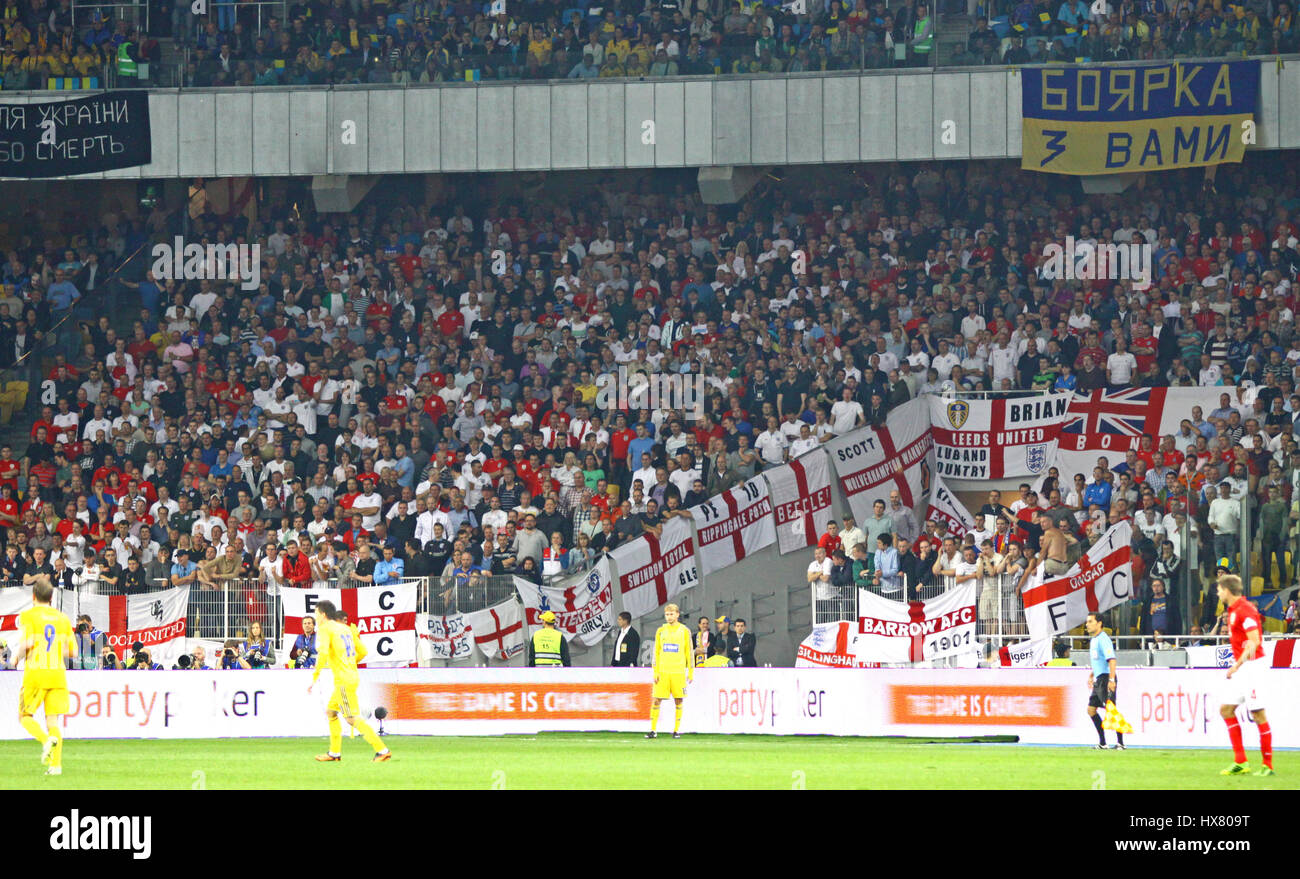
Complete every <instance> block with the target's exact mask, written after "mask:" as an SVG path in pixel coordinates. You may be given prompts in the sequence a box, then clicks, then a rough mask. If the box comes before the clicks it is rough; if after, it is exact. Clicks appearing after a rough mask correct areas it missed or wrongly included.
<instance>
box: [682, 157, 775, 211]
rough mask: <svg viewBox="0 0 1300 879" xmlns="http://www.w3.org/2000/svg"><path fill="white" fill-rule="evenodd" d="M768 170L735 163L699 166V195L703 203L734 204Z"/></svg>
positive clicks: (768, 169) (763, 167)
mask: <svg viewBox="0 0 1300 879" xmlns="http://www.w3.org/2000/svg"><path fill="white" fill-rule="evenodd" d="M770 170H772V169H771V168H770V167H765V166H757V167H753V168H750V167H738V166H736V165H722V166H714V167H710V168H701V169H700V173H699V177H698V183H699V187H700V197H701V198H702V199H704V203H705V204H735V203H736V202H738V201H740V200H741V199H742V198H744V197H745V193H747V192H749V191H750V190H751V189H753V188H754V184H755V183H757V182H758V181H759V180H761V179H762V178H763V175H764V174H766V173H767V172H768V171H770Z"/></svg>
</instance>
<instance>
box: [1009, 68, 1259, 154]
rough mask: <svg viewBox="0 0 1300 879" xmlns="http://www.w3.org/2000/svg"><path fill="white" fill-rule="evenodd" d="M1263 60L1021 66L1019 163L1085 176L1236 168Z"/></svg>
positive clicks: (1244, 147)
mask: <svg viewBox="0 0 1300 879" xmlns="http://www.w3.org/2000/svg"><path fill="white" fill-rule="evenodd" d="M1259 73H1260V68H1259V62H1258V61H1222V62H1208V63H1186V62H1165V63H1160V64H1147V65H1116V66H1113V67H1112V66H1109V65H1107V66H1105V67H1023V68H1021V69H1020V78H1021V81H1022V90H1021V117H1022V123H1021V138H1022V142H1023V143H1022V152H1021V160H1020V167H1022V168H1024V169H1026V170H1029V171H1044V172H1047V173H1055V174H1074V175H1078V176H1089V175H1094V174H1119V173H1124V172H1133V171H1167V170H1169V169H1171V168H1196V167H1202V166H1208V165H1219V164H1222V163H1225V162H1240V161H1241V160H1242V157H1243V156H1244V155H1245V152H1246V143H1247V140H1248V138H1247V137H1246V134H1247V128H1246V126H1245V125H1244V123H1246V122H1250V123H1251V124H1252V125H1253V124H1254V116H1255V110H1256V106H1257V103H1258V100H1259Z"/></svg>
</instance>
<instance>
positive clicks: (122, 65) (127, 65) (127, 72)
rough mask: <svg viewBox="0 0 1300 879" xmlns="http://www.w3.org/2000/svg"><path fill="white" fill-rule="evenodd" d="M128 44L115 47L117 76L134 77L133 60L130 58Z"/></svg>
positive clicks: (129, 44) (134, 66)
mask: <svg viewBox="0 0 1300 879" xmlns="http://www.w3.org/2000/svg"><path fill="white" fill-rule="evenodd" d="M131 46H132V44H131V43H130V42H125V43H123V44H122V45H120V46H118V47H117V75H118V76H132V77H134V76H135V75H136V65H135V59H134V58H132V57H131Z"/></svg>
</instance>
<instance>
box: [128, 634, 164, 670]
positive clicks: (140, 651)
mask: <svg viewBox="0 0 1300 879" xmlns="http://www.w3.org/2000/svg"><path fill="white" fill-rule="evenodd" d="M136 645H138V646H136V648H135V649H134V651H133V658H132V662H131V670H132V671H162V670H163V667H162V666H161V665H159V664H158V663H156V662H154V661H153V655H152V654H151V653H150V652H149V650H148V648H146V647H145V646H144V645H143V644H140V642H139V641H137V642H136Z"/></svg>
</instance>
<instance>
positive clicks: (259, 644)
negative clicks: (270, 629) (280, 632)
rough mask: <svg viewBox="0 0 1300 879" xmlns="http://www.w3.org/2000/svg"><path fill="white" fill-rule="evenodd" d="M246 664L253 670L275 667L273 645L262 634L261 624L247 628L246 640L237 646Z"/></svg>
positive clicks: (254, 624)
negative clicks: (246, 661)
mask: <svg viewBox="0 0 1300 879" xmlns="http://www.w3.org/2000/svg"><path fill="white" fill-rule="evenodd" d="M239 646H240V650H241V652H242V653H243V655H244V657H245V658H246V659H247V660H248V664H249V665H250V666H251V667H253V668H269V667H271V666H274V665H275V645H273V644H272V643H271V639H270V638H267V637H266V636H264V635H263V634H262V624H261V623H258V622H254V623H253V624H252V625H250V626H249V627H248V638H247V639H246V640H245V641H244V642H243V643H242V644H240V645H239Z"/></svg>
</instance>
